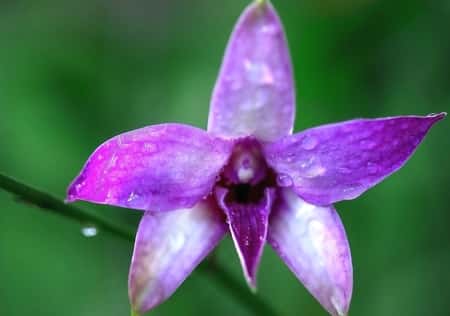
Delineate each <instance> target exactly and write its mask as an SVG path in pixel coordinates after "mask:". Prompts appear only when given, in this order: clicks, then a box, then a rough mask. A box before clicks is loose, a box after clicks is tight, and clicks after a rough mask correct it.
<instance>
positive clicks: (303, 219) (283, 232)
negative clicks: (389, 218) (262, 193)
mask: <svg viewBox="0 0 450 316" xmlns="http://www.w3.org/2000/svg"><path fill="white" fill-rule="evenodd" d="M268 242H269V244H270V245H271V246H272V247H273V248H274V250H275V251H276V252H277V254H278V255H279V256H280V257H281V258H282V259H283V260H284V262H285V263H286V264H287V266H288V267H289V268H290V269H291V270H292V272H293V273H294V274H295V275H296V276H297V278H299V280H300V281H301V282H302V283H303V285H304V286H305V287H306V288H307V289H308V291H309V292H310V293H311V294H312V295H313V296H314V297H315V298H316V299H317V300H318V301H319V302H320V304H322V306H323V307H324V308H325V309H326V310H327V311H328V312H329V313H331V314H332V315H334V316H338V315H339V316H341V315H346V314H347V312H348V308H349V305H350V299H351V296H352V285H353V272H352V260H351V256H350V248H349V245H348V241H347V237H346V235H345V231H344V227H343V226H342V223H341V220H340V219H339V216H338V214H337V212H336V210H335V209H334V208H333V207H332V206H327V207H321V206H316V205H312V204H309V203H307V202H305V201H303V200H302V199H300V198H299V197H298V196H297V195H296V194H295V193H294V192H293V191H292V190H291V189H282V190H280V198H279V199H278V200H277V202H276V204H275V205H274V209H273V215H272V216H271V218H270V226H269V236H268Z"/></svg>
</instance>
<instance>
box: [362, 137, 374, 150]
mask: <svg viewBox="0 0 450 316" xmlns="http://www.w3.org/2000/svg"><path fill="white" fill-rule="evenodd" d="M359 145H360V146H361V148H362V149H374V148H375V147H376V146H377V143H376V142H374V141H373V140H367V139H364V140H362V141H361V142H360V143H359Z"/></svg>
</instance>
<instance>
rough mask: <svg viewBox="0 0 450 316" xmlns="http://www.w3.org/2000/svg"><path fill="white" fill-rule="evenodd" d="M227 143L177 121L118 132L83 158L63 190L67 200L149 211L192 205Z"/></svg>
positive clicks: (207, 187) (208, 185)
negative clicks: (68, 184)
mask: <svg viewBox="0 0 450 316" xmlns="http://www.w3.org/2000/svg"><path fill="white" fill-rule="evenodd" d="M231 147H232V144H231V143H230V142H228V141H225V140H221V139H218V138H214V137H213V136H211V135H208V134H207V133H206V132H204V131H202V130H200V129H198V128H194V127H190V126H186V125H179V124H163V125H155V126H150V127H145V128H142V129H138V130H134V131H131V132H128V133H125V134H121V135H119V136H116V137H114V138H111V139H110V140H108V141H106V142H105V143H103V144H102V145H100V146H99V147H98V148H97V149H96V151H95V152H94V153H93V154H92V155H91V157H89V160H88V161H87V163H86V165H85V166H84V168H83V170H82V171H81V173H80V175H79V176H78V177H77V178H76V179H75V180H74V181H73V183H72V184H71V185H70V187H69V189H68V201H75V200H85V201H90V202H95V203H101V204H110V205H115V206H121V207H129V208H134V209H140V210H152V211H165V210H174V209H179V208H185V207H192V206H193V205H195V204H196V203H197V202H198V201H199V200H200V199H202V198H204V197H205V196H207V195H208V194H209V193H210V192H211V190H212V187H213V185H214V183H215V182H216V177H217V176H218V174H219V172H220V170H221V168H222V167H223V166H224V165H225V163H226V162H227V160H228V157H229V155H230V152H231Z"/></svg>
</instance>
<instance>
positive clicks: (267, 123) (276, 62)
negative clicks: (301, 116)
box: [208, 1, 295, 140]
mask: <svg viewBox="0 0 450 316" xmlns="http://www.w3.org/2000/svg"><path fill="white" fill-rule="evenodd" d="M294 115H295V91H294V82H293V75H292V65H291V60H290V56H289V49H288V46H287V42H286V37H285V34H284V30H283V26H282V24H281V21H280V19H279V17H278V15H277V13H276V12H275V9H274V8H273V7H272V5H271V4H270V3H269V1H263V2H254V3H253V4H251V5H250V6H249V7H247V9H246V10H245V11H244V13H243V14H242V15H241V17H240V19H239V21H238V22H237V25H236V26H235V29H234V31H233V34H232V35H231V38H230V41H229V43H228V46H227V49H226V52H225V57H224V60H223V63H222V66H221V70H220V73H219V77H218V79H217V82H216V86H215V88H214V92H213V96H212V100H211V108H210V113H209V121H208V131H210V132H212V133H213V134H216V135H220V136H222V137H240V136H248V135H253V136H255V137H257V138H259V139H261V140H274V139H277V138H279V137H281V136H284V135H288V134H290V133H291V132H292V128H293V122H294Z"/></svg>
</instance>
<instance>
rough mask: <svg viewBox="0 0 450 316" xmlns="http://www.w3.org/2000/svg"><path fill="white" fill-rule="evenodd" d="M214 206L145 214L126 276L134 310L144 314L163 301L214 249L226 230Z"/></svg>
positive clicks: (203, 205) (201, 204) (202, 205)
mask: <svg viewBox="0 0 450 316" xmlns="http://www.w3.org/2000/svg"><path fill="white" fill-rule="evenodd" d="M212 205H214V204H209V203H207V202H201V203H199V204H197V205H196V206H195V207H194V208H192V209H183V210H176V211H173V212H165V213H151V212H146V213H145V214H144V216H143V218H142V220H141V223H140V225H139V229H138V232H137V236H136V241H135V245H134V253H133V258H132V260H131V267H130V275H129V283H128V286H129V296H130V301H131V305H132V307H133V309H134V310H135V311H137V312H139V313H144V312H146V311H148V310H149V309H151V308H153V307H155V306H157V305H159V304H160V303H162V302H163V301H164V300H166V299H167V298H168V297H169V296H171V295H172V293H173V292H174V291H175V290H176V289H177V288H178V286H179V285H180V284H181V283H182V282H183V281H184V280H185V279H186V277H187V276H188V275H189V274H190V273H191V272H192V270H193V269H194V268H195V267H196V266H197V265H198V264H199V263H200V262H201V261H202V260H203V258H204V257H205V256H206V255H207V254H208V253H209V252H210V251H211V250H212V249H213V248H214V247H215V246H216V245H217V243H218V242H219V241H220V240H221V239H222V237H223V236H224V234H225V233H226V232H227V226H226V224H225V221H224V219H223V217H222V214H221V213H220V211H218V210H217V209H216V206H212Z"/></svg>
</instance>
